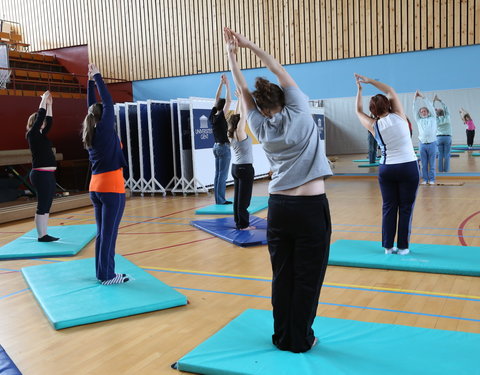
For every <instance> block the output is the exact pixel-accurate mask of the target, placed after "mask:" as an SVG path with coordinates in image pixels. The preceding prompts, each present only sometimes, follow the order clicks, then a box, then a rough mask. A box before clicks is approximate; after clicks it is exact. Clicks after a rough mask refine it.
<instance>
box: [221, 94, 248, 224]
mask: <svg viewBox="0 0 480 375" xmlns="http://www.w3.org/2000/svg"><path fill="white" fill-rule="evenodd" d="M236 94H237V97H238V102H237V111H235V112H236V113H235V114H232V115H231V116H229V118H228V120H227V122H228V132H227V134H228V138H229V139H230V145H231V148H232V151H233V163H232V177H233V181H234V184H235V193H234V198H233V217H234V220H235V224H236V226H237V229H240V230H251V229H255V227H254V226H250V214H249V213H248V206H250V200H251V199H252V189H253V178H254V176H255V170H254V169H253V154H252V138H250V137H249V136H248V134H247V132H246V131H245V127H246V119H245V117H246V116H245V108H244V106H243V103H242V97H241V95H240V92H238V91H236ZM238 110H239V111H238ZM238 112H240V113H238Z"/></svg>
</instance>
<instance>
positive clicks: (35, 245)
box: [0, 224, 97, 259]
mask: <svg viewBox="0 0 480 375" xmlns="http://www.w3.org/2000/svg"><path fill="white" fill-rule="evenodd" d="M48 234H49V235H51V236H53V237H59V238H60V240H58V241H54V242H38V241H37V239H38V234H37V230H36V229H32V230H31V231H29V232H27V233H25V234H24V235H22V236H20V237H18V238H17V239H15V240H13V241H12V242H9V243H7V244H6V245H4V246H2V247H0V259H18V258H36V257H56V256H72V255H75V254H77V253H78V252H79V251H80V250H82V249H83V248H84V247H85V246H87V244H88V243H89V242H90V241H91V240H92V239H93V238H95V236H96V235H97V226H96V225H95V224H86V225H59V226H56V227H48Z"/></svg>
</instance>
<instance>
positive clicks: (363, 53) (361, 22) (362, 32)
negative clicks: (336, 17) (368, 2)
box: [358, 0, 367, 56]
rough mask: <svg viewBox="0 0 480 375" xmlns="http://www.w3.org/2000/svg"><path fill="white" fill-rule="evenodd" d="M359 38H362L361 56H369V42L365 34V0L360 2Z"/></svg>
mask: <svg viewBox="0 0 480 375" xmlns="http://www.w3.org/2000/svg"><path fill="white" fill-rule="evenodd" d="M358 5H359V14H358V17H359V36H360V56H366V55H367V41H366V32H365V27H366V25H365V16H366V15H365V12H366V9H365V0H359V3H358Z"/></svg>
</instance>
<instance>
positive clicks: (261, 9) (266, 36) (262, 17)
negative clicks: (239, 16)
mask: <svg viewBox="0 0 480 375" xmlns="http://www.w3.org/2000/svg"><path fill="white" fill-rule="evenodd" d="M257 4H258V34H259V37H260V38H261V40H262V45H263V46H264V48H265V50H266V51H267V52H268V53H269V54H272V53H273V52H272V45H273V43H275V40H272V39H271V37H270V33H269V30H268V25H269V24H270V22H271V21H270V19H269V18H268V4H267V1H266V0H260V1H258V2H257ZM258 66H261V65H260V62H259V65H258Z"/></svg>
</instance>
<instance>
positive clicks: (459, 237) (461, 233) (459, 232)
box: [457, 211, 480, 246]
mask: <svg viewBox="0 0 480 375" xmlns="http://www.w3.org/2000/svg"><path fill="white" fill-rule="evenodd" d="M478 214H480V211H477V212H475V213H473V214H471V215H470V216H469V217H467V218H466V219H465V220H463V221H462V222H461V223H460V225H459V226H458V231H457V234H458V240H459V241H460V243H461V244H462V246H468V244H467V243H466V242H465V239H464V238H463V230H464V229H465V225H467V223H468V222H469V221H470V220H471V219H472V218H473V217H475V216H476V215H478Z"/></svg>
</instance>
